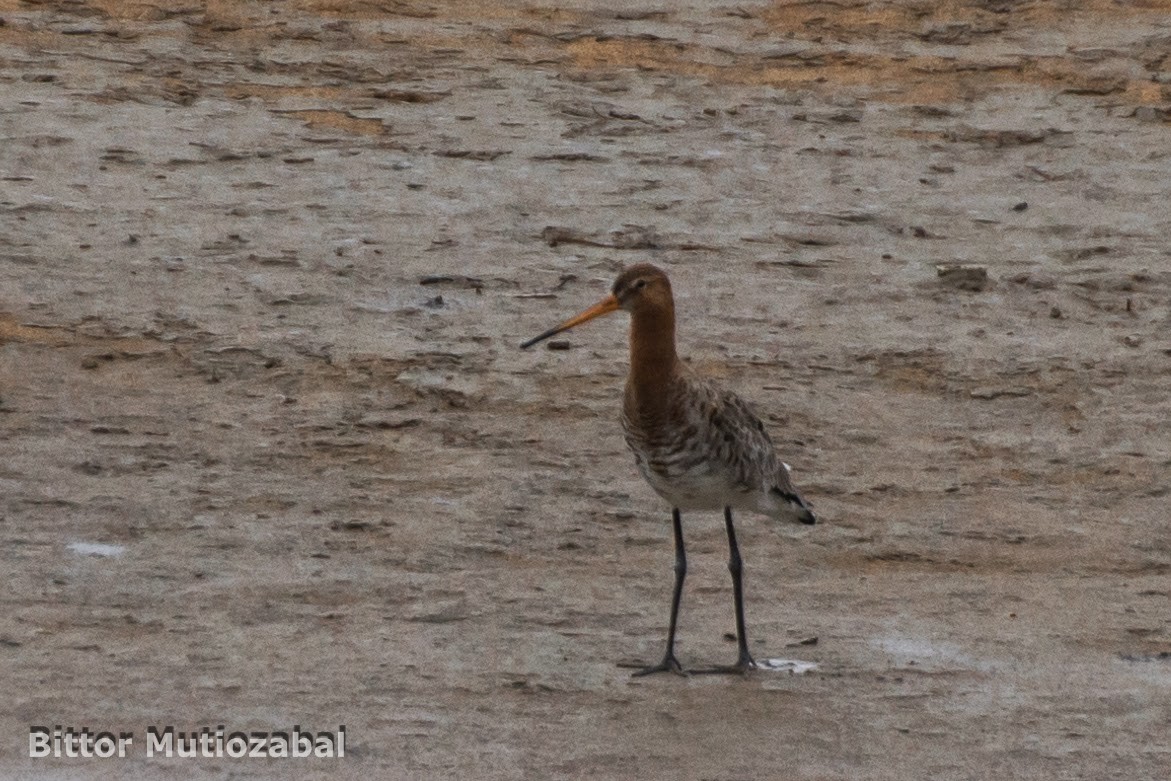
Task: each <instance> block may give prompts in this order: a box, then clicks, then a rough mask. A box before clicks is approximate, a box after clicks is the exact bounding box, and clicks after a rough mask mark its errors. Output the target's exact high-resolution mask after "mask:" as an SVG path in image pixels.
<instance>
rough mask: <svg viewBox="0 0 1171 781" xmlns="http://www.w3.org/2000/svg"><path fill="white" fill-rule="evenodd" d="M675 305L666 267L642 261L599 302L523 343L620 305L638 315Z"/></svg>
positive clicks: (567, 328)
mask: <svg viewBox="0 0 1171 781" xmlns="http://www.w3.org/2000/svg"><path fill="white" fill-rule="evenodd" d="M673 307H674V304H673V301H672V298H671V283H670V281H668V279H667V275H666V274H665V273H664V272H663V270H662V269H660V268H658V267H656V266H652V265H651V264H649V263H639V264H637V265H634V266H631V267H630V268H628V269H626V270H625V271H623V272H622V273H621V274H619V275H618V279H616V280H614V285H613V286H612V287H611V288H610V295H608V296H606V297H605V298H603V299H602V300H601V301H599V302H598V303H596V304H594V305H593V306H591V307H590V308H589V309H586V310H584V311H582V312H579V313H577V314H576V315H574V316H573V317H571V318H569V319H568V320H566V321H565V322H564V323H561V324H560V325H558V326H555V327H553V328H550V329H549V330H548V331H545V332H544V333H543V334H541V335H540V336H535V337H533V338H532V339H529V340H528V341H527V342H525V343H524V344H522V345H521V349H522V350H524V349H527V348H529V347H532V346H533V345H534V344H537V343H538V342H542V341H544V340H545V339H548V338H549V337H551V336H556V335H557V334H559V333H561V332H562V331H568V330H569V329H570V328H573V327H574V326H577V325H581V324H582V323H586V322H589V321H590V320H593V319H594V318H597V317H601V316H602V315H608V314H610V313H611V312H617V311H618V310H619V309H622V310H625V311H627V312H630V313H631V314H633V315H635V316H637V315H639V314H642V313H648V314H649V313H651V312H654V311H664V310H665V311H671V310H672V309H673Z"/></svg>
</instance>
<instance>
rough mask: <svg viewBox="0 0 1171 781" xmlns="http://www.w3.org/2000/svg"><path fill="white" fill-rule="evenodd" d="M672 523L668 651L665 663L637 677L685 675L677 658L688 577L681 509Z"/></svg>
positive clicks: (672, 512)
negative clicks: (672, 588)
mask: <svg viewBox="0 0 1171 781" xmlns="http://www.w3.org/2000/svg"><path fill="white" fill-rule="evenodd" d="M671 523H672V525H673V526H674V529H675V591H674V593H672V595H671V623H670V624H668V626H667V651H666V653H664V654H663V661H661V662H659V663H658V664H656V665H652V666H650V667H645V668H643V669H641V670H639V671H638V672H636V673H634V675H635V676H636V677H637V676H640V675H650V674H651V673H665V672H672V673H679V674H680V675H682V674H683V666H682V665H681V664H679V660H678V659H676V658H675V624H676V622H677V621H678V619H679V600H680V599H681V598H682V596H683V579H684V578H686V577H687V551H686V550H684V548H683V519H682V518H680V516H679V508H675V509H674V510H672V511H671Z"/></svg>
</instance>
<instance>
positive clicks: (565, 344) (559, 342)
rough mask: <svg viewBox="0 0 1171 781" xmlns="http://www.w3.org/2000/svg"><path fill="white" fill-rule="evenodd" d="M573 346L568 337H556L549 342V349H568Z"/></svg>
mask: <svg viewBox="0 0 1171 781" xmlns="http://www.w3.org/2000/svg"><path fill="white" fill-rule="evenodd" d="M572 346H573V345H572V344H570V342H569V340H568V339H554V340H553V341H551V342H549V344H548V349H550V350H568V349H569V348H570V347H572Z"/></svg>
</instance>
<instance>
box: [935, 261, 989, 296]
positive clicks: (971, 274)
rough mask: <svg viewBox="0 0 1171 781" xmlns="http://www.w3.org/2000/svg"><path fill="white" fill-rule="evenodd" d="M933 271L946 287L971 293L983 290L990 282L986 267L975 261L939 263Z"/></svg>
mask: <svg viewBox="0 0 1171 781" xmlns="http://www.w3.org/2000/svg"><path fill="white" fill-rule="evenodd" d="M935 273H936V274H937V275H938V276H939V281H940V282H942V283H943V284H945V285H947V286H948V287H951V288H955V289H956V290H967V291H970V292H973V293H976V292H979V291H981V290H984V289H985V288H987V287H988V285H989V284H990V282H991V280H990V279H989V277H988V269H987V268H986V267H984V266H980V265H977V264H975V263H941V264H940V265H938V266H936V267H935Z"/></svg>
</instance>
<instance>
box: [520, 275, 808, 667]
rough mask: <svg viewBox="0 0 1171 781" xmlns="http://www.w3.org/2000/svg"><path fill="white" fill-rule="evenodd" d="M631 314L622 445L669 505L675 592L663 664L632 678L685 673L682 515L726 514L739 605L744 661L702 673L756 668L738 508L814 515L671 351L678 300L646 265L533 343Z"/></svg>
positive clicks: (784, 471)
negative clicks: (679, 651)
mask: <svg viewBox="0 0 1171 781" xmlns="http://www.w3.org/2000/svg"><path fill="white" fill-rule="evenodd" d="M619 309H622V310H625V311H627V312H629V313H630V316H631V322H630V373H629V375H628V376H627V379H626V394H625V400H624V403H623V407H622V428H623V431H624V432H625V435H626V444H627V445H629V446H630V449H631V450H632V451H633V452H634V458H635V461H636V462H637V464H638V470H639V472H641V473H642V476H643V477H644V478H646V481H647V482H648V483H650V485H651V488H653V489H654V490H655V492H656V493H658V494H659V496H661V497H663V498H664V499H666V500H667V502H669V503H670V505H671V520H672V525H673V528H674V532H675V589H674V592H673V594H672V597H671V620H670V623H669V625H668V629H667V650H666V652H665V653H664V654H663V659H662V661H660V662H659V663H658V664H655V665H651V666H650V667H646V668H644V669H640V670H639V671H637V672H635V673H634V674H635V675H648V674H650V673H657V672H675V673H683V672H684V671H683V667H682V665H680V664H679V660H678V659H676V658H675V624H676V620H677V619H678V617H679V600H680V597H681V595H682V593H683V580H684V578H685V577H686V575H687V553H686V550H685V548H684V544H683V522H682V518H681V515H680V513H681V512H682V511H683V510H720V509H723V511H724V524H725V526H726V528H727V532H728V549H729V559H728V569H729V570H730V571H731V573H732V594H733V597H734V599H735V608H736V641H737V643H738V645H739V658H738V659H737V660H736V663H735V664H733V665H730V666H727V667H713V668H709V669H705V670H697V671H696V672H741V673H743V672H747V671H748V670H750V669H752V668H754V667H755V666H756V662H755V661H754V660H753V658H752V654H750V653H749V651H748V638H747V636H746V634H745V632H744V586H743V574H742V573H743V564H742V560H741V558H740V547H739V546H738V545H737V544H736V529H735V528H734V526H733V525H732V510H733V509H737V510H748V511H750V512H756V513H760V514H762V515H767V516H769V517H770V518H774V519H776V520H779V521H791V522H796V523H804V524H813V523H816V522H817V519H816V517H815V516H814V515H813V511H812V510H811V509H810V507H809V505H808V504H806V503H805V500H803V499H802V498H801V496H800V495H799V494H798V493H797V491H796V490H795V489H794V488H793V484H792V483H791V482H790V481H789V467H788V465H787V464H785V463H784V462H782V461H781V460H780V459H779V458H777V454H776V450H775V449H774V448H773V443H772V440H771V439H770V438H769V435H768V432H766V431H765V428H764V424H763V423H761V422H760V420H759V419H758V418H757V417H756V415H754V414H753V413H752V410H751V409H749V407H748V405H747V404H746V403H745V402H744V401H743V400H742V399H741V398H740V397H739V396H737V395H736V394H734V393H732V392H731V391H727V390H722V389H720V388H717V387H716V386H715V385H712V384H711V383H709V382H707V381H705V380H703V379H701V378H699V377H697V376H695V375H694V374H693V373H692V372H691V371H690V370H689V369H688V368H687V367H686V366H685V365H684V364H683V363H682V362H681V361H680V360H679V357H678V355H677V354H676V352H675V300H674V298H673V296H672V295H671V283H670V281H669V280H668V279H667V275H666V274H665V273H663V271H662V270H661V269H659V268H656V267H655V266H652V265H650V264H646V263H642V264H639V265H636V266H631V267H630V268H628V269H626V270H625V271H623V272H622V273H621V274H619V275H618V279H617V280H615V281H614V286H613V287H612V288H611V292H610V295H608V296H606V297H605V298H603V299H602V300H601V301H599V302H598V303H597V304H595V305H594V306H592V307H590V308H589V309H587V310H585V311H584V312H581V313H580V314H577V315H574V316H573V317H571V318H569V319H568V320H566V321H565V322H564V323H561V325H558V326H556V327H555V328H550V329H549V330H548V331H546V332H545V333H543V334H541V335H540V336H537V337H535V338H533V339H530V340H528V341H527V342H525V343H524V344H522V345H521V348H522V349H523V348H527V347H532V346H533V345H534V344H537V343H538V342H540V341H542V340H544V339H548V338H549V337H551V336H554V335H556V334H559V333H561V332H562V331H565V330H568V329H570V328H573V327H574V326H577V325H581V324H582V323H585V322H587V321H589V320H593V319H594V318H596V317H601V316H602V315H606V314H610V313H611V312H616V311H618V310H619Z"/></svg>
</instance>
